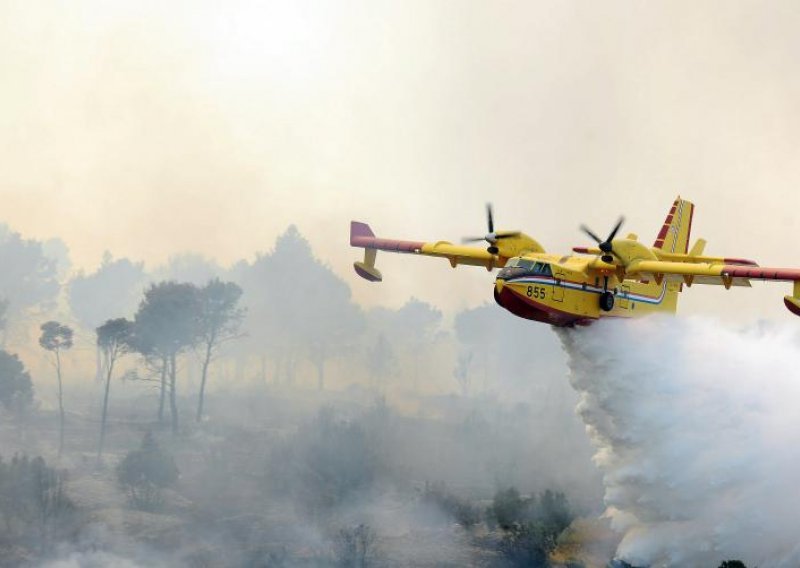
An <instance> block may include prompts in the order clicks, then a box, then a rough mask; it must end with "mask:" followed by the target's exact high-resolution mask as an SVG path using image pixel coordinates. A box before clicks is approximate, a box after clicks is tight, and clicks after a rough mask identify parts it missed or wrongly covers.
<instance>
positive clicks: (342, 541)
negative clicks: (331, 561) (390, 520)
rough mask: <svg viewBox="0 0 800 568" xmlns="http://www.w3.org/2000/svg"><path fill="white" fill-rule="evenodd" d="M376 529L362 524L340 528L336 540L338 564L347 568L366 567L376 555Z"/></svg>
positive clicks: (335, 549) (335, 552)
mask: <svg viewBox="0 0 800 568" xmlns="http://www.w3.org/2000/svg"><path fill="white" fill-rule="evenodd" d="M374 543H375V531H373V530H372V529H371V528H370V527H369V525H364V524H360V525H357V526H355V527H347V528H343V529H340V530H339V533H338V534H337V535H336V539H335V540H334V548H333V550H334V556H335V558H336V564H338V565H339V566H345V567H347V568H365V567H366V566H368V564H369V561H370V560H371V559H372V557H373V556H374V546H373V545H374Z"/></svg>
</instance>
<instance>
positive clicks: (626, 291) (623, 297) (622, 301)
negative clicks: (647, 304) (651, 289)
mask: <svg viewBox="0 0 800 568" xmlns="http://www.w3.org/2000/svg"><path fill="white" fill-rule="evenodd" d="M621 292H622V293H621V294H620V296H619V307H620V308H624V309H626V310H627V309H628V308H629V307H630V305H629V298H628V297H629V296H630V293H631V287H630V286H629V285H628V284H623V285H622V287H621Z"/></svg>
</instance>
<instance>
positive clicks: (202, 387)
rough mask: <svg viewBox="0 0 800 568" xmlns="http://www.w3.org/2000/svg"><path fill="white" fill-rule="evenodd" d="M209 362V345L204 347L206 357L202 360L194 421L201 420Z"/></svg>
mask: <svg viewBox="0 0 800 568" xmlns="http://www.w3.org/2000/svg"><path fill="white" fill-rule="evenodd" d="M210 362H211V344H208V345H207V346H206V357H205V359H203V376H202V377H201V378H200V397H199V399H198V401H197V417H196V418H195V420H197V422H200V420H202V418H203V401H204V399H205V392H206V377H207V376H208V365H209V363H210Z"/></svg>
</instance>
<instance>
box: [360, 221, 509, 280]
mask: <svg viewBox="0 0 800 568" xmlns="http://www.w3.org/2000/svg"><path fill="white" fill-rule="evenodd" d="M350 246H352V247H358V248H363V249H364V261H363V262H355V263H353V266H354V268H355V270H356V273H357V274H358V275H359V276H361V277H362V278H365V279H367V280H369V281H371V282H380V281H381V280H382V279H383V277H382V275H381V273H380V271H379V270H378V269H377V268H375V257H376V254H377V251H379V250H381V251H386V252H399V253H406V254H419V255H424V256H437V257H441V258H446V259H447V260H449V261H450V265H451V266H453V268H455V267H456V266H458V265H459V264H466V265H471V266H483V267H485V268H486V269H487V270H492V269H493V268H496V267H502V266H504V265H505V263H506V260H507V259H506V258H504V257H502V256H499V255H495V254H491V253H489V252H488V251H487V250H486V249H485V248H482V247H470V246H463V245H454V244H452V243H449V242H446V241H439V242H435V243H429V242H425V241H401V240H395V239H383V238H378V237H376V236H375V233H373V232H372V229H370V227H369V225H367V224H366V223H361V222H359V221H351V222H350Z"/></svg>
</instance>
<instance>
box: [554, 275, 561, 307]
mask: <svg viewBox="0 0 800 568" xmlns="http://www.w3.org/2000/svg"><path fill="white" fill-rule="evenodd" d="M553 279H554V282H553V301H555V302H563V301H564V287H563V286H562V284H563V282H564V273H563V272H559V271H556V272H555V273H554V274H553Z"/></svg>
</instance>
